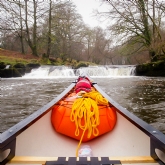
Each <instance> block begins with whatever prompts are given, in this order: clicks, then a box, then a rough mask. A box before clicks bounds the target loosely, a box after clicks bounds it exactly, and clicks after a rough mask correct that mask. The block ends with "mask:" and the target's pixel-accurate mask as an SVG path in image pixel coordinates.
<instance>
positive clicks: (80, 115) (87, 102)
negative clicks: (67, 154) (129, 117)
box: [70, 91, 108, 156]
mask: <svg viewBox="0 0 165 165" xmlns="http://www.w3.org/2000/svg"><path fill="white" fill-rule="evenodd" d="M97 104H99V105H107V104H108V100H107V99H105V98H103V97H102V95H101V94H100V93H99V92H97V91H91V92H89V93H83V94H82V98H78V99H76V100H75V101H74V103H73V105H72V111H71V115H70V120H71V121H72V122H75V125H76V130H75V135H76V136H78V135H79V132H80V129H81V130H83V133H82V135H81V139H80V142H79V144H78V146H77V149H76V156H78V150H79V148H80V145H81V142H82V139H83V137H84V134H85V131H86V130H87V131H88V134H87V137H88V138H90V137H91V135H92V134H93V135H94V136H98V135H99V130H98V129H97V126H98V125H99V124H100V119H99V109H98V106H97ZM83 121H84V122H83Z"/></svg>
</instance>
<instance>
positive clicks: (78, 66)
mask: <svg viewBox="0 0 165 165" xmlns="http://www.w3.org/2000/svg"><path fill="white" fill-rule="evenodd" d="M88 66H89V64H87V63H82V62H81V63H79V64H77V65H76V66H72V68H73V69H78V68H81V67H88Z"/></svg>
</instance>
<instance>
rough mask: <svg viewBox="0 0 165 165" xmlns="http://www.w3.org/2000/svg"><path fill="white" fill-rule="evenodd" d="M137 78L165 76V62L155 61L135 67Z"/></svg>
mask: <svg viewBox="0 0 165 165" xmlns="http://www.w3.org/2000/svg"><path fill="white" fill-rule="evenodd" d="M136 75H137V76H153V77H159V76H163V77H164V76H165V61H164V60H161V61H157V62H151V63H146V64H141V65H137V66H136Z"/></svg>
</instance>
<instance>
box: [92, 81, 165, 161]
mask: <svg viewBox="0 0 165 165" xmlns="http://www.w3.org/2000/svg"><path fill="white" fill-rule="evenodd" d="M93 86H94V87H95V88H96V89H97V91H99V92H100V93H101V94H102V95H103V96H104V97H105V98H107V99H108V101H109V103H110V104H111V105H112V106H114V107H116V109H117V112H118V113H120V114H121V115H122V116H124V117H125V118H126V119H127V120H129V121H130V122H131V123H132V124H134V125H135V126H136V127H138V128H139V129H140V130H141V131H143V132H144V133H145V134H147V135H148V136H149V137H150V155H151V156H152V157H153V158H154V159H155V160H158V161H160V162H161V163H163V162H162V161H161V160H160V159H159V157H158V156H157V154H156V152H155V149H159V150H160V151H162V152H163V154H164V155H165V135H164V134H163V133H162V132H160V131H159V130H157V129H155V128H154V127H152V126H151V125H149V124H147V123H146V122H145V121H143V120H141V119H140V118H138V117H137V116H135V115H134V114H132V113H131V112H129V111H128V110H127V109H125V108H123V107H122V106H121V105H119V104H118V103H117V102H115V101H114V100H113V99H112V98H110V97H109V96H108V95H107V94H106V93H105V92H104V91H103V90H102V89H101V88H100V87H99V86H98V85H97V83H95V84H93ZM161 163H160V164H161ZM163 164H165V163H163Z"/></svg>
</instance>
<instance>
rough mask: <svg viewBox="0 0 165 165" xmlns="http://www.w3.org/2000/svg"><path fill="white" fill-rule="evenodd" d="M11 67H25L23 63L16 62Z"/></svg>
mask: <svg viewBox="0 0 165 165" xmlns="http://www.w3.org/2000/svg"><path fill="white" fill-rule="evenodd" d="M13 68H25V65H24V64H22V63H17V64H15V65H14V66H13Z"/></svg>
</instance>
